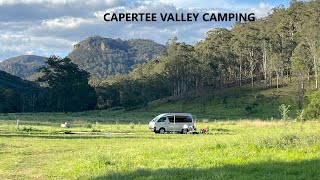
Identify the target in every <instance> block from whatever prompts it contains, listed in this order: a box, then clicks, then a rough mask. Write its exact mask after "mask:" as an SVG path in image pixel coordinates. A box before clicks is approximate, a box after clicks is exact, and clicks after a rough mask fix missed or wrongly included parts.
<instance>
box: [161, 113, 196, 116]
mask: <svg viewBox="0 0 320 180" xmlns="http://www.w3.org/2000/svg"><path fill="white" fill-rule="evenodd" d="M168 115H176V116H192V115H191V114H190V113H163V114H160V115H159V116H168Z"/></svg>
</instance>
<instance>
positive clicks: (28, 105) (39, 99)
mask: <svg viewBox="0 0 320 180" xmlns="http://www.w3.org/2000/svg"><path fill="white" fill-rule="evenodd" d="M44 92H45V90H44V89H42V88H40V87H39V86H38V85H37V84H36V83H34V82H29V81H25V80H23V79H21V78H19V77H16V76H13V75H10V74H9V73H6V72H4V71H0V112H5V113H8V112H25V111H43V110H44V109H43V107H44V105H43V104H44V103H45V100H44V96H43V95H44Z"/></svg>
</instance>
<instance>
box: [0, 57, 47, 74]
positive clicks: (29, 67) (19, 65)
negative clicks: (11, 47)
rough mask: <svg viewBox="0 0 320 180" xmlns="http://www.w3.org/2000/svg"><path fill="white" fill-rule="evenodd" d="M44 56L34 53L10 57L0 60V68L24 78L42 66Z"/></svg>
mask: <svg viewBox="0 0 320 180" xmlns="http://www.w3.org/2000/svg"><path fill="white" fill-rule="evenodd" d="M45 61H46V57H42V56H35V55H22V56H17V57H12V58H9V59H6V60H4V61H2V62H0V70H2V71H5V72H7V73H10V74H12V75H15V76H19V77H21V78H26V77H28V76H30V75H32V74H34V73H35V72H36V70H37V69H38V68H40V67H43V66H44V64H45V63H44V62H45Z"/></svg>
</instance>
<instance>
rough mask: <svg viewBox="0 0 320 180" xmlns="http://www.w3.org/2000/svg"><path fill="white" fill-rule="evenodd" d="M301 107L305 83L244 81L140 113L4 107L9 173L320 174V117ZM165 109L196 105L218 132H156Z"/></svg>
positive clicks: (0, 158) (2, 130) (200, 118)
mask: <svg viewBox="0 0 320 180" xmlns="http://www.w3.org/2000/svg"><path fill="white" fill-rule="evenodd" d="M257 94H259V95H260V97H259V98H256V95H257ZM202 96H203V97H202ZM203 98H204V99H205V101H203V100H202V99H203ZM281 104H285V105H290V112H289V116H290V120H287V121H280V120H278V119H280V116H279V111H278V108H279V105H281ZM248 107H250V108H249V109H248ZM296 110H297V99H296V88H295V86H286V87H282V88H280V89H279V90H276V89H274V88H269V89H264V88H261V89H256V88H252V87H250V86H244V87H241V88H232V89H225V90H224V91H223V94H221V93H220V92H219V91H217V92H207V94H203V95H200V96H199V95H198V96H190V97H187V98H183V99H180V100H179V99H178V100H170V99H168V100H165V101H163V102H154V103H153V104H151V105H150V106H148V107H144V108H138V109H131V110H124V109H121V108H119V107H117V108H113V109H110V110H97V111H89V112H78V113H17V114H0V179H1V180H2V179H183V178H184V179H231V178H233V179H320V171H319V167H320V121H319V120H314V121H306V122H301V121H299V120H295V117H296V115H297V111H296ZM163 112H190V113H192V114H193V115H194V118H195V120H196V126H197V127H198V129H200V128H204V127H206V126H209V128H210V134H206V135H190V134H187V135H182V134H164V135H160V134H154V133H152V132H149V131H148V125H147V123H148V122H149V121H150V120H151V119H152V118H153V117H155V116H156V115H158V114H160V113H163ZM17 119H19V128H18V127H17V125H16V122H17ZM66 121H69V122H71V123H72V125H73V126H72V128H68V129H65V128H61V127H60V124H61V123H64V122H66ZM70 131H71V132H88V133H89V132H90V133H92V134H81V135H79V134H65V133H66V132H67V133H69V132H70ZM101 132H106V133H110V132H112V133H113V134H100V133H101Z"/></svg>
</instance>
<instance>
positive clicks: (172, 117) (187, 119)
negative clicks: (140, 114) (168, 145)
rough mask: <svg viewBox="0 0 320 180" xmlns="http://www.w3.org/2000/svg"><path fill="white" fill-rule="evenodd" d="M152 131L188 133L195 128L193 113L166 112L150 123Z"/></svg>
mask: <svg viewBox="0 0 320 180" xmlns="http://www.w3.org/2000/svg"><path fill="white" fill-rule="evenodd" d="M149 129H150V131H153V132H155V133H160V134H164V133H166V132H177V133H186V132H188V130H190V129H195V127H194V122H193V118H192V115H191V114H189V113H164V114H160V115H158V116H157V117H155V118H154V119H153V120H152V121H150V123H149Z"/></svg>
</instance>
